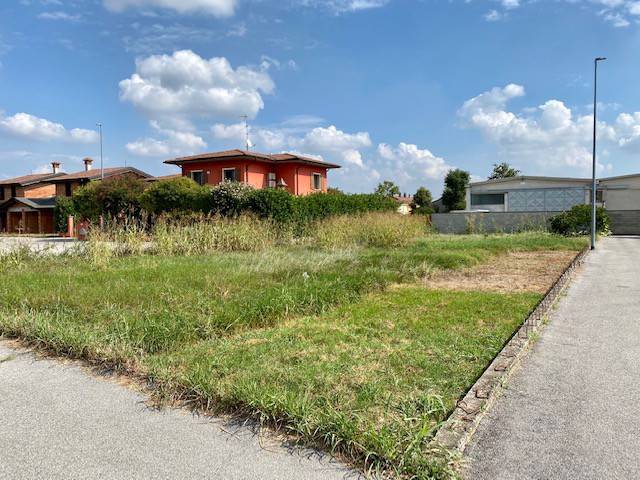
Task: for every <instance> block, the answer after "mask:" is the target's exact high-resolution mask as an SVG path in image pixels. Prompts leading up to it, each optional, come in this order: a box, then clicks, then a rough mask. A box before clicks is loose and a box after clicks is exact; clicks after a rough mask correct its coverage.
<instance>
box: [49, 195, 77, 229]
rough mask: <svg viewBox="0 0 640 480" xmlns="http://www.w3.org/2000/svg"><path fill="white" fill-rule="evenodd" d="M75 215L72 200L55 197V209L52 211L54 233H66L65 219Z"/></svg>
mask: <svg viewBox="0 0 640 480" xmlns="http://www.w3.org/2000/svg"><path fill="white" fill-rule="evenodd" d="M75 214H76V209H75V206H74V203H73V199H72V198H69V197H56V207H55V209H54V210H53V223H54V227H55V231H56V232H66V231H67V219H68V218H69V217H70V216H73V215H75Z"/></svg>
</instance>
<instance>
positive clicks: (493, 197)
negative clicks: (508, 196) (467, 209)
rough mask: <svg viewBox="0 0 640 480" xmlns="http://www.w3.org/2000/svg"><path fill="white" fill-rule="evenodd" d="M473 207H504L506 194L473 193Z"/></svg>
mask: <svg viewBox="0 0 640 480" xmlns="http://www.w3.org/2000/svg"><path fill="white" fill-rule="evenodd" d="M471 205H504V193H473V194H471Z"/></svg>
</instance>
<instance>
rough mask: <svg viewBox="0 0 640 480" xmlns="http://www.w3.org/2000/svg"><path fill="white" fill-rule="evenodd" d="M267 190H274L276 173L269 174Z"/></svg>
mask: <svg viewBox="0 0 640 480" xmlns="http://www.w3.org/2000/svg"><path fill="white" fill-rule="evenodd" d="M269 188H276V173H275V172H270V173H269Z"/></svg>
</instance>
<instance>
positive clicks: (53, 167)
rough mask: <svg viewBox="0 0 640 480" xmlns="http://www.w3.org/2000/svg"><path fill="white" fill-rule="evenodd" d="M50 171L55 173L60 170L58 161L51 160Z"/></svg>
mask: <svg viewBox="0 0 640 480" xmlns="http://www.w3.org/2000/svg"><path fill="white" fill-rule="evenodd" d="M51 171H52V172H53V173H54V174H56V173H58V172H59V171H60V162H51Z"/></svg>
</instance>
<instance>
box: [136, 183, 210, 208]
mask: <svg viewBox="0 0 640 480" xmlns="http://www.w3.org/2000/svg"><path fill="white" fill-rule="evenodd" d="M209 196H210V192H209V189H208V188H206V187H201V186H200V185H198V184H197V183H196V182H194V181H193V180H191V179H190V178H187V177H179V178H172V179H169V180H160V181H157V182H154V183H152V184H151V185H150V186H149V187H148V188H147V189H146V190H145V191H144V193H142V195H141V196H140V205H141V206H142V208H144V209H145V210H146V211H147V212H149V213H151V214H155V215H157V214H161V213H166V212H190V211H207V208H208V204H209Z"/></svg>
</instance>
